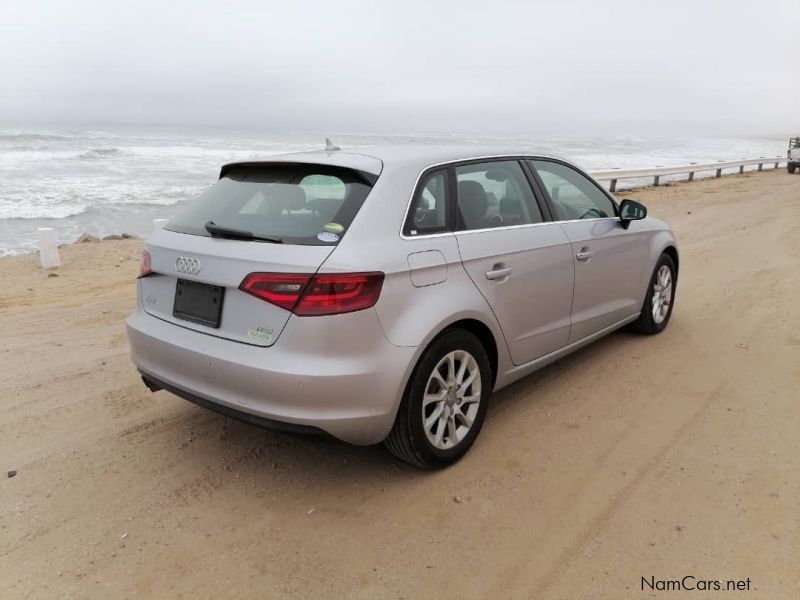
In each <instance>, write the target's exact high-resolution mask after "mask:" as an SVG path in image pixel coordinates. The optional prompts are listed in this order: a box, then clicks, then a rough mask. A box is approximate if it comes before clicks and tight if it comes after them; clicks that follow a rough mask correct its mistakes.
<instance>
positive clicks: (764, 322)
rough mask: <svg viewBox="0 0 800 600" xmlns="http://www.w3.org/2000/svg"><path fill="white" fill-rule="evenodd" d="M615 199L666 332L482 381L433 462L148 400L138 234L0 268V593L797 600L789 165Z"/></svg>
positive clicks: (797, 272) (799, 411)
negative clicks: (666, 263)
mask: <svg viewBox="0 0 800 600" xmlns="http://www.w3.org/2000/svg"><path fill="white" fill-rule="evenodd" d="M623 195H624V194H623ZM630 195H631V196H632V197H636V198H638V199H640V200H642V201H644V202H645V203H646V204H647V205H648V207H649V210H650V213H651V214H652V215H655V216H658V217H662V218H664V219H666V220H668V221H669V222H670V224H671V225H672V227H673V229H674V230H675V232H676V234H677V236H678V238H679V240H680V243H681V273H680V280H679V285H678V296H677V303H676V309H675V312H674V315H673V320H672V323H671V324H670V327H669V328H668V329H667V331H666V332H665V333H664V334H662V335H660V336H655V337H640V336H637V335H633V334H630V333H627V332H619V333H616V334H613V335H611V336H609V337H607V338H605V339H604V340H601V341H600V342H598V343H595V344H594V345H592V346H590V347H588V348H586V349H584V350H582V351H580V352H578V353H577V354H574V355H572V356H570V357H568V358H566V359H564V360H561V361H560V362H558V363H557V364H554V365H552V366H550V367H548V368H546V369H545V370H543V371H541V372H539V373H537V374H535V375H533V376H531V377H529V378H527V379H525V380H523V381H521V382H519V383H517V384H515V385H513V386H512V387H510V388H508V389H506V390H503V391H502V392H500V393H498V394H497V395H496V396H495V397H494V403H493V406H492V407H491V409H490V413H489V418H488V421H487V423H486V426H485V427H484V430H483V432H482V434H481V437H480V439H479V440H478V443H477V444H476V445H475V447H474V448H473V450H472V451H471V452H470V454H469V455H468V456H467V457H466V458H465V459H464V460H463V461H461V462H460V463H459V464H457V465H456V466H454V467H452V468H450V469H447V470H444V471H440V472H433V473H426V472H420V471H417V470H414V469H412V468H407V467H405V466H402V465H400V464H398V463H397V462H395V461H393V460H392V459H391V458H390V457H389V456H388V455H387V454H386V453H385V452H384V451H383V449H382V448H381V447H374V448H355V447H349V446H346V445H344V444H339V443H336V442H333V441H328V440H321V439H316V438H297V437H290V436H286V435H281V434H277V433H273V432H269V431H264V430H260V429H257V428H255V427H252V426H249V425H245V424H241V423H238V422H235V421H232V420H230V419H226V418H224V417H222V416H219V415H217V414H214V413H211V412H208V411H205V410H203V409H201V408H198V407H196V406H194V405H192V404H190V403H188V402H185V401H184V400H181V399H179V398H176V397H175V396H172V395H170V394H168V393H167V392H159V393H157V394H151V393H150V392H148V391H147V390H146V389H145V388H144V386H143V385H142V384H141V382H140V381H139V379H138V377H137V375H136V372H135V370H134V368H133V367H132V365H131V363H130V362H129V359H128V355H127V348H126V341H125V334H124V330H123V325H122V324H123V320H124V318H125V316H126V315H127V313H128V312H129V311H130V310H131V309H132V307H133V305H134V276H135V273H136V270H137V268H138V262H137V261H138V252H139V248H140V242H138V241H122V242H103V243H99V244H80V245H73V246H70V247H66V248H64V249H63V250H62V258H63V260H64V262H65V265H66V266H65V267H63V268H62V269H60V270H59V271H58V276H57V277H49V276H48V275H47V274H46V273H43V272H41V271H39V270H38V269H36V268H35V266H34V265H35V257H33V256H25V257H14V258H6V259H2V260H0V463H1V464H0V475H1V477H0V598H3V599H16V598H133V597H164V598H190V597H191V598H224V597H239V598H370V599H371V598H408V599H415V598H459V599H463V598H543V599H559V598H609V599H619V598H629V597H630V598H649V597H664V598H675V597H692V598H707V597H729V596H730V593H727V594H726V593H722V592H721V593H718V594H706V593H704V592H697V591H695V592H694V593H692V594H688V593H687V594H680V593H676V592H672V593H668V592H660V593H659V592H653V591H651V590H650V589H649V588H645V591H642V577H646V578H647V579H648V580H650V578H651V577H652V578H654V580H655V581H656V582H658V581H664V580H676V579H681V578H683V577H684V576H687V575H690V576H693V577H696V578H697V580H696V581H695V585H697V581H698V580H706V579H708V580H719V581H721V582H722V585H723V587H724V586H725V584H726V582H727V580H737V581H738V580H742V581H744V580H746V579H748V578H749V579H750V583H749V587H750V590H751V591H750V592H749V593H744V594H743V595H744V596H745V597H747V598H770V599H774V598H799V597H800V302H798V299H799V298H800V177H799V176H789V175H788V174H787V173H786V171H785V170H780V171H772V172H763V173H752V174H745V175H736V176H728V177H724V178H722V179H718V180H702V181H695V182H694V183H690V184H677V185H670V186H666V187H661V188H655V189H647V190H641V191H639V192H636V193H635V194H630ZM10 470H16V471H17V475H16V476H15V477H13V478H8V477H7V476H6V472H7V471H10ZM456 497H457V499H458V500H460V501H456ZM688 581H689V583H691V581H692V580H688ZM740 594H741V592H740Z"/></svg>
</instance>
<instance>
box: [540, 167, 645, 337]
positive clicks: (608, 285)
mask: <svg viewBox="0 0 800 600" xmlns="http://www.w3.org/2000/svg"><path fill="white" fill-rule="evenodd" d="M530 163H531V165H532V166H533V167H534V169H535V171H536V173H537V175H538V177H539V180H540V182H541V184H542V185H543V187H544V189H545V192H546V194H547V195H548V196H549V201H550V206H551V211H552V212H553V213H554V218H555V219H557V221H558V223H559V225H560V226H561V228H562V229H563V230H564V232H565V233H566V235H567V237H568V238H569V241H570V244H571V246H572V255H573V260H574V263H575V293H574V295H573V300H572V330H571V332H570V335H569V343H572V342H576V341H578V340H581V339H583V338H585V337H587V336H589V335H591V334H593V333H596V332H598V331H601V330H602V329H605V328H606V327H610V326H611V325H614V324H616V323H618V322H620V321H622V320H623V319H625V318H627V317H630V316H632V315H634V314H636V313H637V312H639V310H641V307H642V300H643V298H642V290H641V287H640V283H641V281H642V277H643V275H644V273H643V269H644V268H645V267H646V265H645V261H644V260H643V257H645V256H647V251H646V238H645V236H644V234H642V233H640V232H639V226H638V225H637V224H636V223H635V222H634V223H632V224H631V227H629V228H628V229H624V228H623V227H622V225H621V224H620V220H619V218H618V217H617V209H616V206H615V204H614V202H613V201H612V200H611V198H610V197H609V196H608V195H607V194H606V192H605V191H604V190H603V189H601V188H600V187H599V186H598V185H597V184H596V183H595V182H593V181H592V180H591V179H589V178H588V177H586V176H585V175H583V174H582V173H581V172H580V171H577V170H576V169H574V168H572V167H570V166H568V165H565V164H563V163H559V162H554V161H546V160H533V161H530Z"/></svg>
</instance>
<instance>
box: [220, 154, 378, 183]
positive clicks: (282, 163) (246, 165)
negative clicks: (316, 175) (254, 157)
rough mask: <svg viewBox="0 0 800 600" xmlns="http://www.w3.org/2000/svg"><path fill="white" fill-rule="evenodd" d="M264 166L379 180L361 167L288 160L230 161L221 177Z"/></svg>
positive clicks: (365, 181)
mask: <svg viewBox="0 0 800 600" xmlns="http://www.w3.org/2000/svg"><path fill="white" fill-rule="evenodd" d="M264 167H297V168H308V167H314V168H315V169H317V170H318V171H319V172H320V173H322V174H328V173H329V174H331V175H335V174H336V173H341V172H342V171H345V172H347V173H351V174H352V175H354V176H355V177H356V179H360V180H361V181H363V182H364V183H366V184H367V185H368V186H370V187H372V186H374V185H375V182H376V181H378V176H377V175H375V174H374V173H368V172H367V171H361V170H360V169H353V168H350V167H340V166H338V165H326V164H321V163H311V162H290V161H286V160H273V161H250V162H234V163H228V164H227V165H223V166H222V168H221V169H220V170H219V178H220V179H222V178H223V177H225V175H227V174H228V173H230V172H231V171H232V170H233V169H259V168H264Z"/></svg>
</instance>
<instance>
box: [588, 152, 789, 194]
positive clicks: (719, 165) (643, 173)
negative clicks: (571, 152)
mask: <svg viewBox="0 0 800 600" xmlns="http://www.w3.org/2000/svg"><path fill="white" fill-rule="evenodd" d="M785 162H786V159H785V158H783V157H782V156H775V157H772V158H768V157H764V156H762V157H760V158H743V159H742V160H728V161H718V162H714V163H689V164H688V165H681V166H677V167H654V168H649V169H624V170H623V169H608V170H605V171H590V174H591V176H592V177H594V178H595V179H597V180H598V181H609V182H611V183H610V184H609V187H608V189H609V191H611V192H615V191H616V190H617V181H619V180H620V179H641V178H644V177H652V178H653V185H658V184H659V183H660V179H661V177H662V176H664V175H683V174H684V173H688V174H689V179H688V181H692V180H693V179H694V174H695V173H699V172H701V171H716V176H717V177H721V176H722V170H723V169H733V168H736V167H738V168H739V173H744V168H745V167H746V166H748V165H758V170H759V171H761V170H762V169H763V167H764V165H771V164H773V163H774V164H775V168H776V169H777V168H778V166H779V165H780V164H781V163H785Z"/></svg>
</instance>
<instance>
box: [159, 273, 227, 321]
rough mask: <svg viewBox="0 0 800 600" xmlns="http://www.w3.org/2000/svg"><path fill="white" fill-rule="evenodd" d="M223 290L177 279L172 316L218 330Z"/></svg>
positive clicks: (206, 284) (216, 286) (223, 295)
mask: <svg viewBox="0 0 800 600" xmlns="http://www.w3.org/2000/svg"><path fill="white" fill-rule="evenodd" d="M224 298H225V288H224V287H221V286H218V285H210V284H208V283H200V282H198V281H189V280H188V279H178V281H177V283H176V285H175V303H174V304H173V306H172V316H173V317H175V318H176V319H182V320H184V321H190V322H192V323H198V324H200V325H205V326H206V327H213V328H214V329H219V325H220V319H221V317H222V301H223V299H224Z"/></svg>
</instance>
